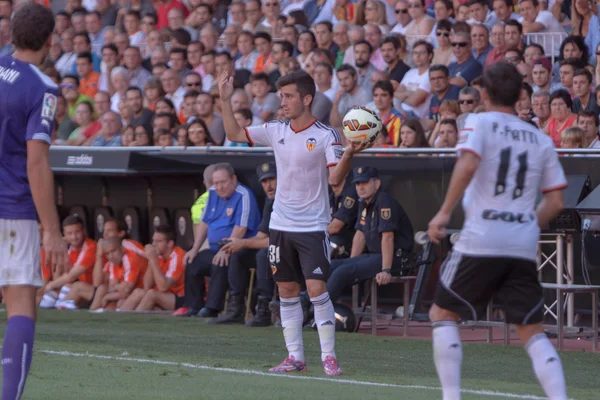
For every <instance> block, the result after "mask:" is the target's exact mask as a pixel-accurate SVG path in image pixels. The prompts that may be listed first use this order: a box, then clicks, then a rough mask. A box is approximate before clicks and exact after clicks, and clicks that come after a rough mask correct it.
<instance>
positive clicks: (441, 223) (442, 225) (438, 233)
mask: <svg viewBox="0 0 600 400" xmlns="http://www.w3.org/2000/svg"><path fill="white" fill-rule="evenodd" d="M448 222H450V215H448V214H445V213H442V212H441V211H440V212H438V213H437V214H436V215H435V217H433V219H432V220H431V221H430V222H429V229H428V232H427V233H428V234H429V239H431V241H432V242H433V243H439V242H440V240H442V239H443V238H444V237H445V236H446V226H448Z"/></svg>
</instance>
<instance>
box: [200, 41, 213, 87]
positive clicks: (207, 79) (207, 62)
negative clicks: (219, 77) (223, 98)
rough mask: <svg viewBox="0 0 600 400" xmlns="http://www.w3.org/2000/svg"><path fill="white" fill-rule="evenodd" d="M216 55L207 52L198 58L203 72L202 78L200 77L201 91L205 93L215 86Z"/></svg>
mask: <svg viewBox="0 0 600 400" xmlns="http://www.w3.org/2000/svg"><path fill="white" fill-rule="evenodd" d="M215 56H216V53H215V52H214V51H209V52H206V53H204V54H202V56H201V57H200V63H201V65H202V70H203V71H204V76H203V77H202V91H204V92H207V91H210V89H212V88H213V87H214V86H215V79H214V77H215V76H216V64H215V61H216V58H215Z"/></svg>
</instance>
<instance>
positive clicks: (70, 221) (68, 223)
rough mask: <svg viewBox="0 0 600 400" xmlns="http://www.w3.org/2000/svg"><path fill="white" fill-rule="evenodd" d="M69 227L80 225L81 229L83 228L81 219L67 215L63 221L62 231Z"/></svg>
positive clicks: (77, 216)
mask: <svg viewBox="0 0 600 400" xmlns="http://www.w3.org/2000/svg"><path fill="white" fill-rule="evenodd" d="M71 225H81V227H82V228H83V219H81V217H80V216H79V215H69V216H68V217H67V218H65V219H64V220H63V223H62V227H63V229H64V228H66V227H67V226H71Z"/></svg>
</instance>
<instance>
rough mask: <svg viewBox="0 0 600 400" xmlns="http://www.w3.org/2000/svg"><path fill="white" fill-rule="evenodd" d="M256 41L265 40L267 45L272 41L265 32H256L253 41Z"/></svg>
mask: <svg viewBox="0 0 600 400" xmlns="http://www.w3.org/2000/svg"><path fill="white" fill-rule="evenodd" d="M256 39H265V40H266V41H267V42H269V43H271V42H272V41H273V38H272V37H271V35H269V34H268V33H267V32H256V33H255V34H254V40H256Z"/></svg>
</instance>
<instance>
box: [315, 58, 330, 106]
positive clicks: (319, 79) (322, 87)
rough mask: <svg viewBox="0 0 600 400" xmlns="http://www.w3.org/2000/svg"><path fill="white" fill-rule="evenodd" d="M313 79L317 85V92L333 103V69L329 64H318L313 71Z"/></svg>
mask: <svg viewBox="0 0 600 400" xmlns="http://www.w3.org/2000/svg"><path fill="white" fill-rule="evenodd" d="M313 78H314V80H315V84H316V85H317V91H318V92H320V93H323V94H324V95H325V96H326V97H327V98H328V99H329V100H330V101H332V102H333V98H334V97H335V88H333V87H332V85H331V83H332V79H333V69H332V67H331V65H330V64H327V63H318V64H316V65H315V68H314V70H313Z"/></svg>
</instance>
